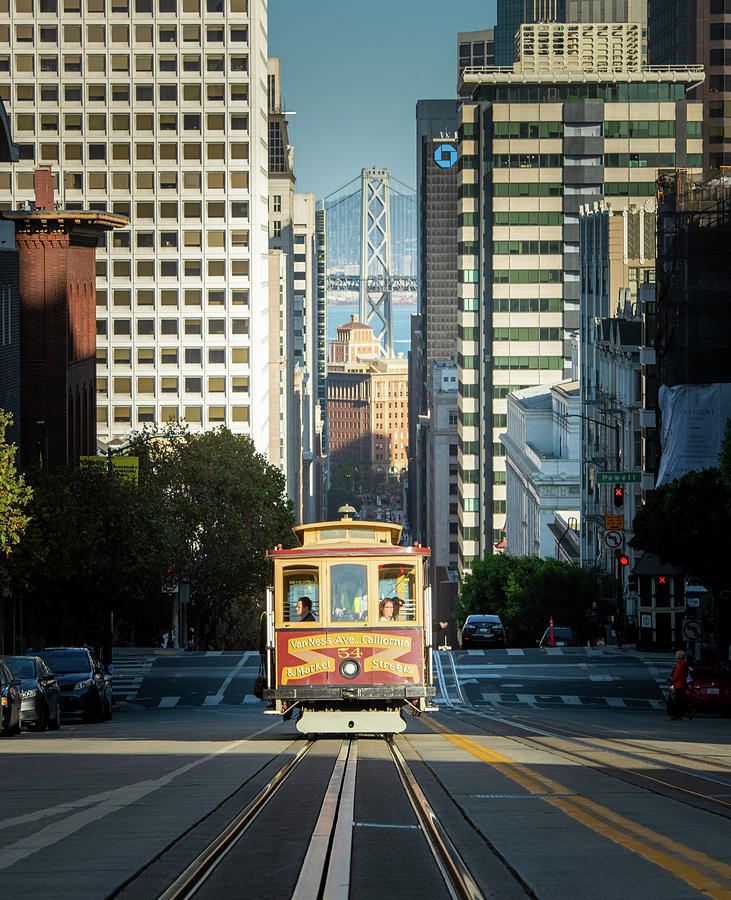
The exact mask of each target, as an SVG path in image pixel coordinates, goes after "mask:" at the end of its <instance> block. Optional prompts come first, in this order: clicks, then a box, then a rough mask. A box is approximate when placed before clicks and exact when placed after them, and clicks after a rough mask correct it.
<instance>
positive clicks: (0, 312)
mask: <svg viewBox="0 0 731 900" xmlns="http://www.w3.org/2000/svg"><path fill="white" fill-rule="evenodd" d="M17 161H18V147H17V146H16V145H15V144H14V143H13V139H12V137H11V134H10V123H9V120H8V115H7V113H6V112H5V105H4V104H3V102H2V100H0V163H14V162H17ZM6 168H9V166H3V167H2V169H3V170H4V169H6ZM1 173H2V170H0V174H1ZM19 315H20V306H19V298H18V251H17V250H16V249H15V230H14V228H13V225H12V223H11V222H3V221H0V409H3V410H6V411H7V412H10V413H12V414H13V418H14V423H13V425H12V426H11V427H10V428H9V429H8V430H7V431H6V433H5V439H6V441H8V442H9V443H12V444H17V443H18V440H19V437H20V425H19V422H18V415H19V413H20V339H19V327H18V318H19Z"/></svg>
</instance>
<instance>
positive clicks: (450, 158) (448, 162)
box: [434, 144, 457, 169]
mask: <svg viewBox="0 0 731 900" xmlns="http://www.w3.org/2000/svg"><path fill="white" fill-rule="evenodd" d="M434 162H435V163H436V164H437V165H438V166H439V168H440V169H450V168H451V167H452V166H453V165H454V164H455V163H456V162H457V148H456V147H453V146H452V145H451V144H440V145H439V146H438V147H437V149H436V150H435V151H434Z"/></svg>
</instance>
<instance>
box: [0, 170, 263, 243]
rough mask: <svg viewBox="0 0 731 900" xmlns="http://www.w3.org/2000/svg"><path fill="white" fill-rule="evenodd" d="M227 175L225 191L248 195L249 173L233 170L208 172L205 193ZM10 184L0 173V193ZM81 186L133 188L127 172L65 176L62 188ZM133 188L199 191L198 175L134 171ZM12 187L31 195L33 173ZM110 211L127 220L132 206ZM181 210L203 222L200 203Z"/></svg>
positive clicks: (120, 203)
mask: <svg viewBox="0 0 731 900" xmlns="http://www.w3.org/2000/svg"><path fill="white" fill-rule="evenodd" d="M227 174H228V187H229V188H230V189H231V190H232V191H239V190H243V191H247V190H248V189H249V173H248V172H247V171H246V170H236V171H230V172H228V173H226V172H223V171H220V170H219V171H208V172H206V181H205V186H206V188H207V189H208V190H215V191H224V190H226V181H227ZM12 184H13V178H12V173H11V172H0V190H5V191H10V190H11V187H12ZM84 186H86V189H87V190H88V191H108V190H109V188H110V187H111V189H112V190H113V191H123V192H125V193H129V192H130V191H131V188H132V179H131V177H130V173H129V171H123V172H112V173H111V176H110V177H109V178H108V177H107V173H106V172H104V171H96V172H94V171H92V172H87V173H86V174H85V173H83V172H65V173H64V187H65V189H66V190H67V191H82V190H84ZM134 186H135V191H136V192H137V193H140V192H142V191H151V192H153V191H156V190H160V191H165V190H179V189H181V188H182V190H184V191H201V190H202V181H201V173H200V171H199V170H198V171H195V172H188V171H183V172H180V173H178V172H177V171H170V172H158V173H157V174H156V173H155V172H151V171H149V170H142V171H136V172H135V177H134ZM15 187H16V190H18V191H30V192H32V191H34V184H33V173H32V172H16V173H15ZM53 187H54V190H56V191H57V190H58V175H57V173H55V172H54V173H53ZM138 206H139V204H138ZM150 207H152V211H153V212H152V213H150ZM103 208H104V209H107V208H108V205H107V204H106V203H105V204H104V207H103ZM110 208H111V210H112V212H114V213H118V214H119V215H122V216H129V215H130V213H131V210H132V207H131V204H130V203H129V202H128V201H125V200H114V201H112V203H111V207H110ZM136 209H137V206H136V207H135V210H136ZM182 209H183V217H184V218H186V219H188V218H191V219H195V218H197V219H201V218H202V211H203V207H202V206H201V203H200V201H194V200H190V201H183V204H182ZM140 210H141V213H140V215H141V214H142V213H144V217H145V218H150V217H151V216H154V206H153V205H152V204H149V203H148V204H145V205H142V206H141V207H140ZM248 234H249V233H248V231H245V232H239V231H237V232H233V235H238V236H239V238H240V236H241V235H245V236H246V243H245V244H244V246H246V244H247V243H248ZM234 242H235V243H236V245H237V246H241V243H240V242H238V239H236V238H234Z"/></svg>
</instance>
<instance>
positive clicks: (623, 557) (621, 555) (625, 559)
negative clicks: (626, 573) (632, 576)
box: [614, 550, 629, 568]
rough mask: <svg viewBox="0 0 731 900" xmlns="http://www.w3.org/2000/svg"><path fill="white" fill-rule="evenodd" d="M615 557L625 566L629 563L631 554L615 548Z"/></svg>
mask: <svg viewBox="0 0 731 900" xmlns="http://www.w3.org/2000/svg"><path fill="white" fill-rule="evenodd" d="M614 558H615V559H616V560H617V562H618V563H619V565H620V566H622V568H624V567H625V566H628V565H629V556H627V554H626V553H625V552H624V550H615V551H614Z"/></svg>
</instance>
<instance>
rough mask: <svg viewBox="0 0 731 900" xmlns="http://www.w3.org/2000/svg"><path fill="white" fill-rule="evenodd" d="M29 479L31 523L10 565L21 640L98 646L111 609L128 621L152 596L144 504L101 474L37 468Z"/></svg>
mask: <svg viewBox="0 0 731 900" xmlns="http://www.w3.org/2000/svg"><path fill="white" fill-rule="evenodd" d="M32 478H33V489H34V490H33V499H32V501H31V503H30V505H29V507H28V510H29V513H30V515H31V522H30V524H29V526H28V528H27V531H26V534H25V538H24V540H23V542H22V544H21V546H20V547H19V548H18V550H17V552H16V553H14V554H13V558H12V560H11V566H10V580H11V585H12V588H13V591H14V593H15V594H16V595H18V596H23V597H25V599H26V603H25V615H26V636H27V638H28V642H29V643H32V644H38V643H41V642H43V641H48V640H52V641H55V642H79V643H81V642H88V643H93V644H95V645H97V646H100V645H101V644H102V643H103V641H104V640H105V639H106V635H107V632H108V631H109V622H110V619H109V615H110V613H111V612H112V611H114V613H115V615H116V616H117V617H118V618H122V619H127V620H133V619H134V618H136V616H137V614H138V611H139V610H140V609H147V608H148V607H149V603H150V601H151V599H152V597H153V596H154V595H155V594H158V593H159V591H154V592H153V591H152V588H151V586H152V583H153V580H154V579H156V577H157V572H158V571H159V568H160V565H161V561H160V558H159V555H158V542H157V534H156V530H155V517H154V508H153V506H152V504H151V502H150V498H149V497H147V496H146V495H145V494H144V492H140V491H138V490H137V489H136V488H135V487H134V485H132V484H130V483H129V482H125V481H122V480H121V479H118V478H113V477H109V476H108V475H107V474H106V473H104V472H98V471H89V470H84V471H81V470H79V469H60V470H55V471H53V472H51V471H48V470H43V469H39V470H36V471H35V472H34V473H33V475H32Z"/></svg>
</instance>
